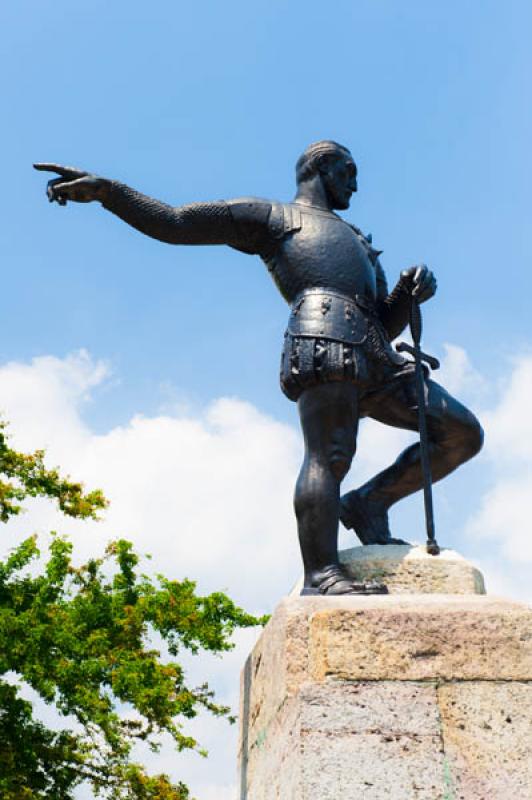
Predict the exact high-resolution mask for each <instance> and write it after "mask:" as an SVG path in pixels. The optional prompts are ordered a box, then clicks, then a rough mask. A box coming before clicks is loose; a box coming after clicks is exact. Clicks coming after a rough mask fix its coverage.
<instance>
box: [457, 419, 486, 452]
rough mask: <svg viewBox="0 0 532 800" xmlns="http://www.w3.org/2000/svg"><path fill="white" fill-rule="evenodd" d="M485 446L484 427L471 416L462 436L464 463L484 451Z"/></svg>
mask: <svg viewBox="0 0 532 800" xmlns="http://www.w3.org/2000/svg"><path fill="white" fill-rule="evenodd" d="M483 444H484V431H483V429H482V425H481V424H480V422H479V421H478V419H477V418H476V417H473V415H471V419H470V420H469V421H468V424H467V425H466V426H464V427H463V430H462V435H461V447H462V451H463V457H464V461H466V460H468V459H470V458H473V457H474V456H476V455H477V453H479V452H480V451H481V450H482V445H483Z"/></svg>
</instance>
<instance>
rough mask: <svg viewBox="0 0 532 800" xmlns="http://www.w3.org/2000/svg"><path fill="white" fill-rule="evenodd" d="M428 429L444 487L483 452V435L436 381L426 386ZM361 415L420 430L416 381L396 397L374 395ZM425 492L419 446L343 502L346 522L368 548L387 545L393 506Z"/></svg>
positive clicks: (434, 472)
mask: <svg viewBox="0 0 532 800" xmlns="http://www.w3.org/2000/svg"><path fill="white" fill-rule="evenodd" d="M426 385H427V398H426V403H427V429H428V436H429V443H430V444H429V447H430V461H431V470H432V480H433V481H439V480H441V479H442V478H444V477H445V476H446V475H448V474H449V473H450V472H452V471H453V470H455V469H456V468H457V467H458V466H460V464H463V463H464V462H465V461H468V460H469V459H470V458H473V456H474V455H476V454H477V453H478V452H479V450H480V449H481V447H482V441H483V432H482V428H481V426H480V423H479V422H478V420H477V419H476V417H475V416H474V415H473V414H472V413H471V412H470V411H469V410H468V409H467V408H465V406H463V405H462V404H461V403H460V402H459V401H458V400H456V399H455V398H454V397H451V395H450V394H449V393H448V392H447V391H446V390H445V389H444V388H443V387H442V386H440V385H439V384H438V383H436V382H435V381H431V380H427V382H426ZM360 410H361V414H363V415H364V416H369V417H372V418H373V419H376V420H378V421H379V422H383V423H384V424H385V425H391V426H393V427H395V428H403V429H406V430H410V431H417V430H418V408H417V399H416V392H415V385H414V381H413V380H409V379H406V380H403V381H401V382H400V383H399V384H398V386H397V388H396V390H395V391H394V392H387V393H386V394H384V393H383V394H382V395H379V394H378V393H375V394H374V395H371V396H370V397H369V398H368V400H367V403H366V404H365V403H364V401H362V404H361V409H360ZM422 486H423V473H422V468H421V458H420V447H419V444H417V443H416V444H413V445H411V446H410V447H407V448H406V450H404V451H403V452H402V453H401V455H400V456H399V458H398V459H397V460H396V461H395V462H394V463H393V464H392V465H391V466H390V467H388V468H387V469H385V470H383V471H382V472H380V473H379V474H378V475H376V476H375V477H374V478H372V479H371V480H369V481H368V482H367V483H365V484H364V485H363V486H361V487H360V488H359V489H356V490H355V491H353V492H348V493H347V494H346V495H344V496H343V497H342V500H341V518H342V522H343V523H344V524H345V525H346V527H353V528H354V529H355V531H356V532H357V534H358V535H359V538H360V539H361V541H363V543H364V544H387V543H390V542H393V541H396V540H393V539H391V538H390V532H389V528H388V520H387V511H388V509H389V508H390V506H392V505H393V504H394V503H396V502H397V501H398V500H401V499H402V498H403V497H407V496H408V495H410V494H412V493H413V492H417V491H418V489H421V488H422Z"/></svg>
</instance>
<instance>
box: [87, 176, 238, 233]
mask: <svg viewBox="0 0 532 800" xmlns="http://www.w3.org/2000/svg"><path fill="white" fill-rule="evenodd" d="M102 205H103V207H104V208H106V209H107V210H108V211H111V212H112V213H113V214H116V216H117V217H120V219H123V220H124V222H127V223H128V224H129V225H131V226H132V227H133V228H136V229H137V230H139V231H140V232H141V233H145V234H146V235H147V236H151V237H152V238H153V239H159V240H160V241H161V242H167V243H169V244H229V245H234V244H235V243H238V239H239V232H238V230H237V227H236V225H235V222H234V219H233V216H232V214H231V212H230V210H229V206H228V205H227V203H226V202H225V201H223V200H219V201H215V202H209V203H190V204H188V205H184V206H179V207H177V208H174V207H172V206H169V205H167V204H166V203H161V202H160V201H159V200H154V199H153V198H151V197H148V196H147V195H145V194H141V193H140V192H137V191H136V190H135V189H131V188H130V187H129V186H126V185H125V184H123V183H118V182H116V181H112V182H111V186H110V190H109V192H108V194H107V196H106V197H105V199H104V200H102Z"/></svg>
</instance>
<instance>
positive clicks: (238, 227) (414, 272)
mask: <svg viewBox="0 0 532 800" xmlns="http://www.w3.org/2000/svg"><path fill="white" fill-rule="evenodd" d="M36 168H37V169H40V170H47V171H52V172H56V173H58V174H59V176H60V177H59V178H54V179H53V180H51V181H49V183H48V188H47V194H48V197H49V199H50V201H54V200H55V201H57V202H58V203H59V204H60V205H65V204H66V202H67V201H68V200H73V201H76V202H90V201H91V200H98V201H100V203H101V204H102V205H103V207H104V208H106V209H107V210H108V211H112V212H113V214H116V215H117V216H119V217H120V218H121V219H123V220H124V221H125V222H127V223H128V224H129V225H132V226H133V227H134V228H137V229H138V230H139V231H141V232H142V233H145V234H147V235H148V236H152V237H153V238H155V239H160V240H161V241H163V242H168V243H170V244H225V245H229V246H230V247H233V248H235V249H236V250H240V251H242V252H244V253H249V254H250V255H258V256H260V257H261V258H262V260H263V261H264V263H265V264H266V267H267V268H268V270H269V272H270V274H271V276H272V278H273V280H274V281H275V283H276V285H277V288H278V289H279V291H280V292H281V294H282V296H283V297H284V298H285V300H286V301H287V302H288V303H289V304H290V306H291V313H290V318H289V322H288V328H287V331H286V333H285V340H284V348H283V353H282V362H281V387H282V390H283V392H284V393H285V395H286V396H287V397H288V398H289V399H290V400H294V401H296V402H297V404H298V409H299V415H300V419H301V427H302V430H303V436H304V441H305V457H304V461H303V466H302V468H301V472H300V474H299V478H298V481H297V485H296V490H295V512H296V516H297V522H298V530H299V541H300V546H301V553H302V557H303V563H304V568H305V579H304V589H303V594H325V595H337V594H371V593H382V592H386V591H387V590H386V587H385V586H383V585H381V584H375V583H369V584H368V583H357V582H355V581H353V580H352V579H351V578H350V577H349V576H347V574H346V573H345V572H344V571H343V570H342V568H341V566H340V564H339V562H338V544H337V540H338V520H339V519H341V521H342V522H343V524H344V525H345V526H346V527H347V528H352V529H354V530H355V532H356V534H357V536H358V538H359V539H360V541H361V542H362V543H363V544H365V545H367V544H384V545H385V544H400V543H403V542H401V540H399V539H394V538H392V536H391V534H390V529H389V525H388V509H389V508H390V506H392V505H393V504H394V503H396V502H397V501H398V500H401V499H402V498H403V497H406V496H407V495H410V494H412V493H413V492H416V491H417V490H418V489H420V488H421V487H422V484H423V475H422V469H421V463H420V447H419V445H418V444H414V445H412V446H410V447H408V448H407V449H406V450H405V451H404V452H403V453H401V455H400V456H399V457H398V459H397V460H396V461H395V462H394V463H393V464H392V465H391V466H390V467H388V468H387V469H385V470H383V471H382V472H380V473H379V474H378V475H376V476H375V477H374V478H372V479H371V480H370V481H368V482H367V483H365V484H364V485H363V486H361V487H360V488H358V489H356V490H354V491H351V492H349V493H347V494H346V495H344V496H343V497H340V484H341V482H342V480H343V478H344V477H345V476H346V474H347V472H348V470H349V468H350V466H351V461H352V458H353V455H354V453H355V449H356V439H357V428H358V421H359V419H360V418H361V417H372V418H373V419H376V420H379V421H380V422H383V423H384V424H386V425H392V426H394V427H398V428H403V429H406V430H410V431H416V430H418V407H417V396H416V388H415V379H414V367H413V363H412V362H411V361H407V360H405V359H404V358H403V357H402V356H401V355H399V354H398V353H397V352H396V351H395V350H394V349H393V348H392V346H391V344H390V343H391V341H392V340H393V339H395V337H396V336H398V335H399V334H400V333H401V331H402V330H403V329H404V328H405V326H406V324H407V322H408V318H409V308H410V303H411V298H412V295H413V296H415V297H416V298H417V300H418V302H420V303H422V302H425V301H426V300H428V299H429V298H430V297H432V296H433V295H434V293H435V291H436V280H435V278H434V275H433V274H432V272H431V271H430V270H428V269H427V267H426V266H424V265H421V266H415V267H411V268H409V269H406V270H404V271H403V272H402V273H401V275H400V278H399V281H398V283H397V284H396V286H395V288H394V289H393V291H392V292H391V293H389V292H388V288H387V283H386V277H385V275H384V271H383V268H382V266H381V263H380V261H379V255H380V253H379V251H378V250H375V249H374V248H373V246H372V244H371V237H369V236H364V235H363V234H362V233H361V231H360V230H359V229H358V228H356V227H355V226H354V225H351V224H349V223H347V222H346V221H344V220H343V219H342V218H341V217H340V216H339V215H338V214H336V213H335V209H338V210H344V209H347V208H348V207H349V203H350V199H351V195H352V193H353V192H356V191H357V168H356V165H355V163H354V160H353V157H352V156H351V153H350V152H349V150H348V149H347V148H346V147H343V146H341V145H339V144H337V143H336V142H332V141H321V142H316V143H314V144H312V145H310V146H309V147H308V148H307V149H306V150H305V152H304V153H303V154H302V155H301V157H300V158H299V160H298V162H297V165H296V178H297V193H296V197H295V199H294V200H293V201H292V202H290V203H280V202H271V201H268V200H260V199H256V198H253V197H246V198H241V199H237V200H229V201H217V202H208V203H192V204H190V205H184V206H180V207H177V208H173V207H172V206H169V205H166V204H165V203H161V202H159V201H158V200H153V199H152V198H150V197H147V196H146V195H143V194H141V193H140V192H137V191H136V190H135V189H131V188H130V187H129V186H126V185H124V184H122V183H118V182H117V181H114V180H108V179H106V178H100V177H97V176H95V175H92V174H89V173H87V172H83V171H81V170H77V169H72V168H69V167H61V166H58V165H55V164H38V165H36ZM426 395H427V397H426V410H427V424H428V435H429V443H430V458H431V468H432V477H433V480H440V479H441V478H443V477H445V476H446V475H448V474H449V473H450V472H451V471H452V470H454V469H456V467H458V466H459V465H460V464H462V463H463V462H464V461H467V460H468V459H469V458H471V457H472V456H474V455H475V454H476V453H478V451H479V450H480V448H481V446H482V428H481V427H480V424H479V422H478V420H477V419H476V418H475V417H474V415H473V414H472V413H471V412H470V411H468V410H467V409H466V408H465V407H464V406H463V405H461V404H460V403H459V402H458V401H457V400H455V399H454V398H453V397H451V396H450V395H449V394H448V393H447V392H446V391H445V389H443V388H442V387H441V386H439V385H438V384H437V383H435V382H434V381H432V380H430V379H428V378H427V380H426Z"/></svg>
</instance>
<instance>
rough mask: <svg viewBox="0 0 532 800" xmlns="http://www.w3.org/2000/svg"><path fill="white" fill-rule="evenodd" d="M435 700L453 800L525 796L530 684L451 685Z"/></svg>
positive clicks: (529, 773)
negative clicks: (438, 710)
mask: <svg viewBox="0 0 532 800" xmlns="http://www.w3.org/2000/svg"><path fill="white" fill-rule="evenodd" d="M438 699H439V707H440V714H441V719H442V735H443V741H444V747H445V753H446V757H447V760H448V764H449V777H450V781H451V785H452V789H453V793H452V794H451V797H452V798H453V800H454V798H456V800H459V799H460V800H461V799H462V798H464V800H488V798H489V800H509V798H511V800H530V798H532V683H520V682H511V683H498V682H496V681H493V682H482V683H480V682H474V683H453V684H448V685H443V686H441V687H440V688H439V689H438Z"/></svg>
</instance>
